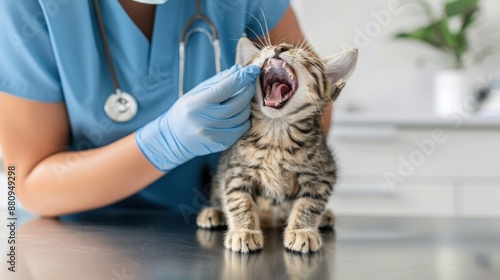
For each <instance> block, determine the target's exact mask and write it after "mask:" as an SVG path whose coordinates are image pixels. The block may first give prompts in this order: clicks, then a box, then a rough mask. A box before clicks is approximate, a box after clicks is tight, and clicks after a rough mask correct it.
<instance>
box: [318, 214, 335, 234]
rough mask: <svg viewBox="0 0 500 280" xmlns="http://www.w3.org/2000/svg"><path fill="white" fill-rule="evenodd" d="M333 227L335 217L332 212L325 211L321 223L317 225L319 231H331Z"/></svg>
mask: <svg viewBox="0 0 500 280" xmlns="http://www.w3.org/2000/svg"><path fill="white" fill-rule="evenodd" d="M334 226H335V215H333V213H332V211H330V210H326V211H325V212H323V215H322V216H321V222H320V223H319V229H320V230H329V229H333V227H334Z"/></svg>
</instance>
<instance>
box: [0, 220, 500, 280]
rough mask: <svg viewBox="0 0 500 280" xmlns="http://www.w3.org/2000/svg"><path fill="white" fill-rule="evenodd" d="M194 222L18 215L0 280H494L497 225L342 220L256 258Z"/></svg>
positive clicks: (270, 233)
mask: <svg viewBox="0 0 500 280" xmlns="http://www.w3.org/2000/svg"><path fill="white" fill-rule="evenodd" d="M194 219H195V217H194V215H193V216H191V217H189V218H188V217H186V219H185V217H183V216H181V215H176V214H173V213H168V212H157V211H155V212H153V211H144V212H125V211H122V212H110V213H106V214H103V215H99V216H95V217H88V218H86V219H81V220H78V221H71V222H66V221H60V220H56V219H42V218H36V217H29V218H24V221H23V222H22V224H21V225H20V226H19V228H18V229H17V244H18V245H17V260H16V262H17V264H16V268H17V272H15V273H12V272H8V271H7V267H6V265H5V261H4V262H3V265H2V271H1V272H0V279H43V280H44V279H51V280H53V279H55V280H58V279H64V280H66V279H107V280H132V279H176V280H179V279H349V280H352V279H384V280H387V279H398V280H401V279H406V280H408V279H410V280H411V279H419V280H421V279H426V280H432V279H449V280H462V279H474V280H476V279H500V220H498V219H430V218H428V219H427V218H375V217H364V218H361V217H339V218H338V223H337V226H336V230H335V231H329V232H323V233H322V236H323V239H324V246H323V248H322V250H321V251H320V252H319V253H317V254H312V255H298V254H294V253H290V252H288V251H286V250H285V249H284V248H283V245H282V230H280V229H271V230H266V231H265V232H264V235H265V245H264V249H263V250H262V251H261V252H260V253H254V254H246V255H244V254H238V253H233V252H230V251H228V250H226V249H224V248H223V247H222V239H223V235H224V231H207V230H202V229H197V227H196V224H195V220H194ZM1 233H2V235H1V236H4V237H5V236H6V234H5V233H6V232H5V231H2V232H1ZM2 240H3V241H2V242H4V241H5V240H6V239H5V238H2ZM3 256H4V258H5V254H3Z"/></svg>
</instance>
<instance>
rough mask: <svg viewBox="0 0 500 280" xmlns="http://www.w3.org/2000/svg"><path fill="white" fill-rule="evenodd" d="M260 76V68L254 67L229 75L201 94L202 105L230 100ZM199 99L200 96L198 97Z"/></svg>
mask: <svg viewBox="0 0 500 280" xmlns="http://www.w3.org/2000/svg"><path fill="white" fill-rule="evenodd" d="M259 74H260V68H259V67H258V66H255V65H251V66H247V67H244V68H242V69H240V70H239V71H237V72H236V73H234V74H232V75H230V76H229V77H227V78H225V79H224V80H222V81H220V82H219V83H216V84H214V85H213V86H212V87H210V89H208V90H207V92H206V93H203V100H202V102H204V103H221V102H224V101H226V100H227V99H229V98H231V97H232V96H233V95H234V94H235V93H236V92H238V91H239V90H240V89H242V88H243V87H245V86H247V85H248V84H250V83H252V82H254V81H255V80H256V79H257V77H258V76H259ZM200 97H201V96H200Z"/></svg>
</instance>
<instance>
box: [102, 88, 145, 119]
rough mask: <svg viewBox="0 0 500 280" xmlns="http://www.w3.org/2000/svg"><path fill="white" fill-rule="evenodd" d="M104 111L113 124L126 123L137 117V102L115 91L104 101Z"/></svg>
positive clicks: (124, 93) (126, 94)
mask: <svg viewBox="0 0 500 280" xmlns="http://www.w3.org/2000/svg"><path fill="white" fill-rule="evenodd" d="M104 111H105V112H106V115H107V116H108V117H109V118H110V119H111V120H113V121H115V122H128V121H130V120H131V119H133V118H134V117H135V115H137V101H136V100H135V98H134V97H133V96H132V95H130V94H128V93H126V92H122V91H120V90H117V91H116V93H114V94H111V95H110V96H109V97H108V99H106V103H104Z"/></svg>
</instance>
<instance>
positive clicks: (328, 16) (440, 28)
mask: <svg viewBox="0 0 500 280" xmlns="http://www.w3.org/2000/svg"><path fill="white" fill-rule="evenodd" d="M292 5H293V7H294V9H295V12H296V14H297V16H298V18H299V21H300V22H301V26H302V29H303V32H304V33H305V34H306V36H307V38H308V40H309V42H310V43H311V45H312V46H314V47H315V49H316V50H317V51H318V53H319V54H320V55H322V56H328V55H332V54H334V53H336V52H338V51H340V50H342V49H344V48H348V47H354V48H357V49H359V54H360V58H359V62H358V67H357V69H356V71H355V73H354V75H353V77H352V79H351V80H350V81H349V82H348V84H347V87H346V88H345V90H344V91H343V93H342V94H341V95H340V97H339V99H338V101H337V102H336V104H335V114H334V116H333V126H332V129H331V133H330V138H329V139H328V141H329V144H330V145H331V146H332V147H333V148H334V151H335V155H336V157H337V160H338V165H339V180H338V184H337V186H336V190H335V194H334V198H333V199H332V201H331V207H332V208H333V209H334V210H335V211H336V212H337V213H339V214H343V215H381V216H399V215H406V216H445V217H456V216H460V217H482V216H500V146H499V143H500V69H499V65H500V1H498V0H480V1H478V0H453V1H452V0H450V1H446V0H432V1H423V0H422V1H420V0H400V1H399V0H349V1H340V0H336V1H319V0H313V1H310V0H308V1H306V0H292ZM0 158H1V151H0ZM0 182H2V184H4V182H6V180H5V178H4V174H3V173H2V172H0ZM5 193H6V192H0V199H1V201H5V199H6V198H5ZM0 205H2V206H5V204H4V203H2V204H0Z"/></svg>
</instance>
